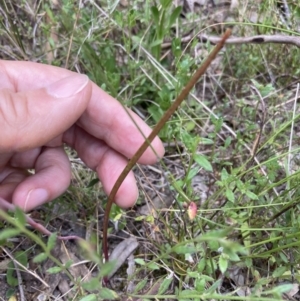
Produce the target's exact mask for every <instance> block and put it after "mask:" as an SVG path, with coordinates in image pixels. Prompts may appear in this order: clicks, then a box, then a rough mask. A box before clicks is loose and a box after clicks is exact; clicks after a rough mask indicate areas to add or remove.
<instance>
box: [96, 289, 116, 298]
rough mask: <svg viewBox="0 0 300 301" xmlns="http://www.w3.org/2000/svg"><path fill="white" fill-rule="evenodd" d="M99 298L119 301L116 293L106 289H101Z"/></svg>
mask: <svg viewBox="0 0 300 301" xmlns="http://www.w3.org/2000/svg"><path fill="white" fill-rule="evenodd" d="M98 297H100V298H101V299H105V300H115V299H119V296H118V294H117V293H116V292H114V291H112V290H110V289H108V288H106V287H102V288H101V290H100V292H99V295H98Z"/></svg>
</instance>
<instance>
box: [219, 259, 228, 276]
mask: <svg viewBox="0 0 300 301" xmlns="http://www.w3.org/2000/svg"><path fill="white" fill-rule="evenodd" d="M219 267H220V271H221V273H222V274H224V273H225V272H226V270H227V268H228V258H227V256H226V255H225V254H221V255H220V258H219Z"/></svg>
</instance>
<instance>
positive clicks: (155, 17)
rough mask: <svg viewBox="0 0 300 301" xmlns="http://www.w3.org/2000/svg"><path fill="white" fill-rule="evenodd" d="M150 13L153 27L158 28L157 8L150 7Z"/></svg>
mask: <svg viewBox="0 0 300 301" xmlns="http://www.w3.org/2000/svg"><path fill="white" fill-rule="evenodd" d="M151 13H152V16H153V20H154V23H155V25H156V26H158V25H159V11H158V8H157V7H156V6H152V7H151Z"/></svg>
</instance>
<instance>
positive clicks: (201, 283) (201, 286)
mask: <svg viewBox="0 0 300 301" xmlns="http://www.w3.org/2000/svg"><path fill="white" fill-rule="evenodd" d="M205 284H206V280H205V279H203V278H202V277H201V279H196V281H195V288H196V290H197V291H198V292H200V293H202V292H204V291H205Z"/></svg>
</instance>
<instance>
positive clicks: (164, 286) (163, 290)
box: [157, 276, 173, 295]
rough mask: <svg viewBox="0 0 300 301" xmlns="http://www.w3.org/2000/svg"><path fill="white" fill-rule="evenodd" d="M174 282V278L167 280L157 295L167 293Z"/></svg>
mask: <svg viewBox="0 0 300 301" xmlns="http://www.w3.org/2000/svg"><path fill="white" fill-rule="evenodd" d="M172 281H173V276H172V277H167V278H165V279H164V281H163V282H162V283H161V285H160V286H159V289H158V293H157V294H158V295H162V294H164V293H165V292H166V291H167V289H168V288H169V286H170V284H171V283H172Z"/></svg>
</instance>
